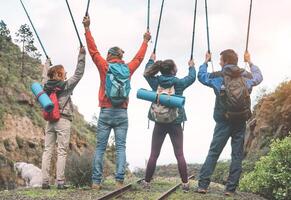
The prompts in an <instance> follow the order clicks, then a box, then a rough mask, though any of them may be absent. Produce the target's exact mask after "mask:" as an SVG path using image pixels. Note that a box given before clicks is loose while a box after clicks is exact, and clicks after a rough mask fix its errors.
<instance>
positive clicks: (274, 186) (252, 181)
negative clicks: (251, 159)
mask: <svg viewBox="0 0 291 200" xmlns="http://www.w3.org/2000/svg"><path fill="white" fill-rule="evenodd" d="M240 189H241V190H244V191H249V192H255V193H260V194H262V195H263V196H266V197H267V198H270V199H279V200H287V199H290V196H291V136H289V137H286V138H285V139H283V140H281V141H280V140H279V139H277V140H275V141H274V142H273V143H272V144H271V150H270V152H269V153H268V154H267V155H266V156H263V157H261V159H260V160H259V161H258V162H257V163H256V166H255V169H254V171H252V172H250V173H248V174H246V175H245V176H244V177H243V178H242V180H241V183H240Z"/></svg>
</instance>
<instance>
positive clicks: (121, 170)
mask: <svg viewBox="0 0 291 200" xmlns="http://www.w3.org/2000/svg"><path fill="white" fill-rule="evenodd" d="M83 25H84V29H85V37H86V42H87V48H88V51H89V54H90V55H91V57H92V60H93V62H94V63H95V65H96V67H97V69H98V71H99V75H100V87H99V107H100V114H99V117H98V124H97V133H96V141H97V143H96V151H95V156H94V161H93V174H92V186H91V188H92V189H93V190H100V189H102V179H103V158H104V152H105V150H106V146H107V143H108V138H109V135H110V132H111V129H113V130H114V135H115V146H116V173H115V180H116V186H117V187H122V185H123V184H124V178H125V170H126V137H127V130H128V114H127V107H128V98H126V99H125V100H123V101H121V102H119V104H116V103H115V101H114V99H111V98H110V96H109V94H108V88H107V87H108V85H110V84H108V82H110V81H114V80H112V79H111V78H112V77H113V79H114V78H115V77H114V75H115V72H116V71H117V72H120V71H121V72H124V73H125V74H126V73H127V74H128V77H127V79H128V80H127V81H129V82H130V77H131V76H132V75H133V73H134V72H135V71H136V69H137V68H138V67H139V66H140V65H141V63H142V61H143V59H144V57H145V54H146V51H147V47H148V42H149V41H150V40H151V34H150V33H149V32H148V31H147V32H146V33H144V35H143V41H142V43H141V46H140V48H139V50H138V52H137V53H136V55H135V56H134V58H133V59H132V60H131V61H130V62H129V63H125V62H124V61H123V54H124V51H123V50H122V49H121V48H119V47H116V46H115V47H112V48H110V49H109V50H108V53H107V57H106V58H103V57H102V56H101V54H100V52H99V51H98V49H97V46H96V44H95V41H94V38H93V37H92V34H91V31H90V17H89V16H85V17H84V19H83ZM85 54H86V52H85V48H84V47H81V48H80V51H79V55H78V64H77V67H76V70H75V73H74V75H73V76H72V77H70V78H68V79H67V77H66V72H65V69H64V67H63V66H62V65H56V66H52V67H49V63H50V60H47V62H46V64H45V67H44V74H43V76H44V79H43V84H44V91H45V92H46V93H48V94H50V93H51V92H52V91H54V90H55V88H56V87H57V88H59V89H58V90H57V91H56V93H57V97H58V102H59V109H60V113H61V118H60V119H59V120H58V121H48V123H47V127H46V131H45V148H44V153H43V156H42V188H43V189H50V184H49V171H50V163H51V158H52V154H53V149H54V147H55V144H56V143H57V164H56V168H57V172H56V179H57V188H58V189H66V186H65V174H64V171H65V163H66V156H67V149H68V146H69V141H70V128H71V122H72V119H73V104H72V101H71V97H70V96H71V94H72V92H73V90H74V88H75V87H76V85H77V84H78V82H79V81H80V79H81V78H82V76H83V74H84V68H85ZM211 59H212V55H211V54H210V53H209V52H207V53H206V56H205V62H204V63H203V64H202V65H201V66H200V68H199V71H198V80H199V81H200V82H201V83H202V84H203V85H206V86H208V87H210V88H212V89H213V90H214V93H215V96H216V102H215V108H214V115H213V117H214V120H215V122H216V125H215V129H214V134H213V139H212V142H211V145H210V148H209V152H208V155H207V157H206V160H205V162H204V164H203V166H202V168H201V170H200V173H199V177H198V188H197V192H199V193H202V194H205V193H207V191H208V187H209V184H210V181H211V175H212V174H213V171H214V169H215V165H216V163H217V160H218V158H219V155H220V154H221V152H222V150H223V148H224V146H225V145H226V143H227V141H228V139H229V138H231V147H232V153H231V165H230V169H229V176H228V179H227V183H226V186H225V195H232V194H234V192H235V191H236V188H237V186H238V183H239V178H240V175H241V172H242V160H243V144H244V135H245V130H246V121H247V120H248V119H249V117H250V115H251V111H250V93H251V91H252V88H253V86H256V85H258V84H259V83H261V81H262V80H263V77H262V74H261V71H260V69H259V68H258V67H257V66H256V65H254V64H253V63H252V61H251V57H250V54H249V53H248V52H245V54H244V60H245V61H246V62H247V63H248V64H249V66H250V72H247V71H246V70H244V69H241V68H239V67H238V66H237V63H238V56H237V54H236V52H235V51H234V50H232V49H227V50H224V51H222V52H221V53H220V63H219V64H220V65H221V70H220V71H218V72H213V73H209V72H207V69H208V62H209V61H210V60H211ZM194 65H195V64H194V60H190V61H189V62H188V66H189V71H188V75H187V76H185V77H184V78H181V79H180V78H177V77H176V74H177V71H178V68H177V66H176V64H175V62H174V61H173V60H171V59H167V60H164V61H160V60H156V54H155V53H152V54H151V56H150V59H149V60H148V62H147V64H146V66H145V70H144V78H145V79H146V81H147V82H148V84H149V86H150V87H151V89H152V90H153V91H156V92H157V93H159V91H161V90H167V91H168V92H169V94H175V95H180V96H182V95H183V92H184V90H185V89H186V88H187V87H189V86H190V85H192V84H193V83H194V82H195V80H196V70H195V67H194ZM121 72H120V73H121ZM158 74H159V75H158ZM110 77H111V78H110ZM112 84H114V83H112ZM237 97H238V98H237ZM233 102H240V103H241V107H240V108H238V110H235V109H237V108H234V110H232V108H231V106H232V105H233ZM155 103H157V102H155ZM153 104H154V103H153ZM151 109H152V106H151V108H150V111H149V114H148V117H149V119H150V120H152V121H154V122H155V126H154V129H153V134H152V142H151V153H150V157H149V159H148V163H147V167H146V171H145V178H144V180H143V182H142V186H143V188H144V189H145V190H149V189H150V182H151V180H152V177H153V174H154V171H155V168H156V162H157V159H158V157H159V154H160V151H161V147H162V144H163V142H164V139H165V137H166V135H167V134H169V137H170V139H171V142H172V145H173V149H174V153H175V156H176V159H177V162H178V170H179V173H180V177H181V180H182V190H183V191H185V192H187V191H189V189H190V186H189V181H188V174H187V164H186V161H185V158H184V153H183V128H182V125H181V124H182V123H183V122H184V121H186V120H187V118H186V113H185V110H184V108H179V109H178V110H177V113H176V114H177V116H176V117H175V118H174V120H171V121H169V122H166V123H161V122H160V121H158V120H156V118H155V117H154V116H153V115H152V112H151Z"/></svg>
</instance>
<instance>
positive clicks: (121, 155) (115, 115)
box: [83, 16, 151, 190]
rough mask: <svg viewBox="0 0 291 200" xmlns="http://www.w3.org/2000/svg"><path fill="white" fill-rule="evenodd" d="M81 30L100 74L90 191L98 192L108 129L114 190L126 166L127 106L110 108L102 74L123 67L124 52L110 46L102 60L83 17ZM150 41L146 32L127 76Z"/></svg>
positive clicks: (136, 66) (88, 25)
mask: <svg viewBox="0 0 291 200" xmlns="http://www.w3.org/2000/svg"><path fill="white" fill-rule="evenodd" d="M83 25H84V28H85V36H86V42H87V46H88V51H89V53H90V55H91V57H92V60H93V62H94V63H95V65H96V66H97V69H98V71H99V75H100V81H101V82H100V88H99V107H101V110H100V114H99V118H98V125H97V134H96V137H97V145H96V152H95V156H94V162H93V175H92V189H96V190H99V189H101V181H102V174H103V157H104V152H105V150H106V146H107V142H108V138H109V135H110V132H111V129H113V130H114V134H115V145H116V174H115V180H116V184H117V186H118V187H121V186H122V185H123V181H124V174H125V167H126V154H125V149H126V135H127V129H128V116H127V106H128V99H127V100H126V101H124V102H123V103H122V104H121V105H119V106H117V107H116V106H113V105H112V103H111V101H110V99H109V98H108V97H107V96H106V94H105V93H106V92H105V91H106V87H105V86H106V74H107V72H108V69H109V63H110V64H116V63H119V64H125V62H124V61H123V60H122V58H123V54H124V51H123V50H122V49H121V48H119V47H112V48H110V49H109V50H108V53H107V57H106V59H104V58H103V57H102V56H101V55H100V52H99V51H98V49H97V47H96V44H95V41H94V39H93V37H92V35H91V31H90V18H89V16H85V17H84V19H83ZM150 39H151V35H150V33H149V32H146V33H145V34H144V36H143V42H142V45H141V47H140V49H139V50H138V52H137V54H136V55H135V57H134V58H133V59H132V60H131V61H130V62H129V63H127V64H126V66H127V67H128V69H129V73H130V77H131V76H132V75H133V73H134V72H135V70H136V69H137V68H138V67H139V66H140V64H141V62H142V61H143V59H144V56H145V53H146V50H147V46H148V45H147V43H148V42H149V40H150Z"/></svg>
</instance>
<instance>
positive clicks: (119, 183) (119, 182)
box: [115, 181, 123, 189]
mask: <svg viewBox="0 0 291 200" xmlns="http://www.w3.org/2000/svg"><path fill="white" fill-rule="evenodd" d="M115 185H116V187H117V188H118V189H120V188H122V187H123V181H116V182H115Z"/></svg>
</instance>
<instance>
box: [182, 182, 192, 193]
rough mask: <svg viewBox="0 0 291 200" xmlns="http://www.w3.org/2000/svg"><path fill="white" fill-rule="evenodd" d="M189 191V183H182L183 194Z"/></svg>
mask: <svg viewBox="0 0 291 200" xmlns="http://www.w3.org/2000/svg"><path fill="white" fill-rule="evenodd" d="M189 190H190V184H189V182H187V183H182V191H183V192H185V193H187V192H189Z"/></svg>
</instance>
